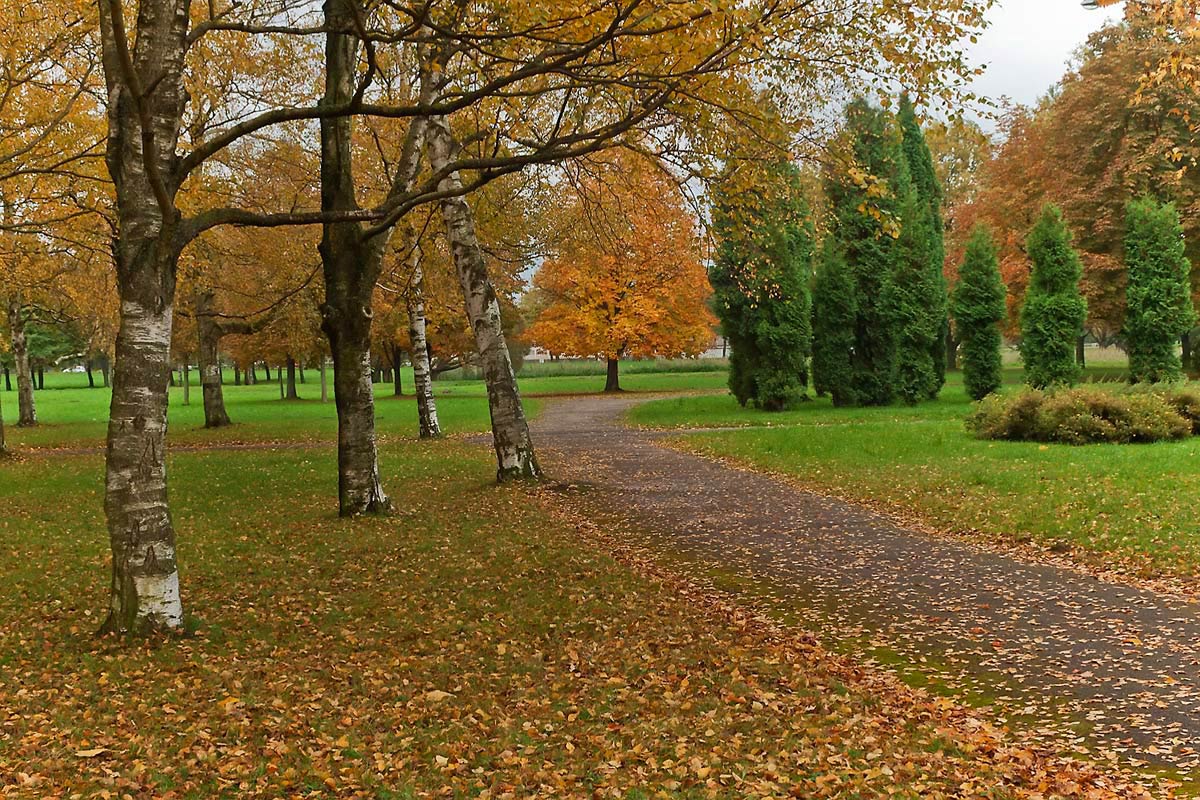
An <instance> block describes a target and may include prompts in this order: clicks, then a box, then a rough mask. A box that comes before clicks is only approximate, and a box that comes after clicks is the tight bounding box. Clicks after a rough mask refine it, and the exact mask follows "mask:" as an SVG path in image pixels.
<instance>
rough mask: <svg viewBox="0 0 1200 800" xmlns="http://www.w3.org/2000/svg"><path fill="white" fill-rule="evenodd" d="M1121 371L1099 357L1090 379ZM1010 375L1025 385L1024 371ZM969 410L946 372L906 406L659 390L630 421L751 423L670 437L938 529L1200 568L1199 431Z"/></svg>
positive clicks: (1153, 565) (1160, 569)
mask: <svg viewBox="0 0 1200 800" xmlns="http://www.w3.org/2000/svg"><path fill="white" fill-rule="evenodd" d="M1119 373H1120V368H1119V367H1115V366H1105V367H1100V368H1098V369H1097V370H1094V371H1093V372H1092V376H1093V377H1095V378H1098V379H1114V378H1116V379H1119ZM1007 378H1008V381H1009V382H1010V383H1015V382H1019V380H1020V374H1019V372H1016V371H1010V372H1009V373H1008V375H1007ZM969 409H970V401H969V399H968V398H967V397H966V395H965V393H964V392H963V389H962V386H961V376H960V375H959V374H952V375H951V376H950V383H949V384H948V385H947V387H946V388H945V389H944V390H943V392H942V396H941V398H940V399H939V400H938V401H937V402H935V403H926V404H923V405H919V406H916V407H911V408H910V407H904V406H897V407H891V408H874V409H835V408H833V407H832V406H831V405H830V403H829V401H828V400H816V401H813V402H811V403H806V404H805V405H804V406H802V407H801V408H799V409H797V410H795V411H790V412H785V413H781V414H768V413H764V412H761V411H757V410H755V409H752V408H751V409H743V408H741V407H739V406H738V405H737V403H736V402H735V401H734V400H733V398H732V397H730V396H727V395H726V396H715V395H710V396H703V397H687V398H678V399H670V400H661V401H655V402H652V403H649V404H646V405H642V406H639V407H637V408H635V409H634V410H633V411H632V414H631V419H632V421H633V422H634V423H636V424H640V425H645V426H651V427H663V428H675V427H724V426H733V427H737V428H744V430H743V429H738V430H728V431H712V432H697V433H693V434H688V435H686V436H681V437H678V438H676V439H675V440H674V441H675V442H676V443H677V444H679V445H680V446H683V447H686V448H689V449H694V450H697V451H700V452H703V453H706V454H710V455H715V456H721V457H730V458H733V459H736V460H738V461H742V462H744V463H747V464H750V465H753V466H755V467H759V468H762V469H766V470H770V471H774V472H779V473H783V474H786V475H788V476H792V477H794V478H797V479H798V480H799V481H800V482H801V483H803V484H805V485H808V486H811V487H813V488H815V489H816V490H819V491H825V492H830V493H833V494H837V495H840V496H844V497H847V498H850V499H855V500H860V501H866V502H869V503H874V504H879V505H881V506H883V507H885V508H887V509H889V510H892V511H894V512H898V513H900V514H901V515H909V516H911V515H913V514H914V513H915V514H916V515H918V516H919V517H920V518H921V519H922V520H925V521H927V522H929V523H932V524H933V525H935V526H938V527H942V528H948V529H955V530H978V531H982V532H984V533H987V534H991V535H999V536H1002V537H1005V538H1008V539H1010V540H1011V539H1016V540H1021V541H1024V540H1029V539H1032V540H1034V541H1037V542H1040V543H1062V544H1066V545H1071V546H1073V547H1078V548H1080V549H1081V554H1082V555H1083V556H1084V557H1090V558H1095V559H1097V560H1099V561H1103V562H1104V563H1107V564H1110V565H1120V566H1124V567H1131V566H1132V567H1133V568H1135V569H1138V570H1140V571H1141V572H1143V573H1145V574H1167V575H1174V576H1185V577H1194V576H1195V575H1197V574H1198V573H1200V530H1197V527H1196V523H1195V514H1194V509H1193V502H1194V498H1195V497H1196V496H1198V494H1200V438H1193V439H1188V440H1184V441H1182V442H1172V443H1162V444H1152V445H1090V446H1086V447H1071V446H1068V445H1041V444H1032V443H1020V442H989V441H980V440H977V439H975V438H973V437H972V436H971V435H969V434H968V433H967V432H966V430H965V428H964V426H963V419H964V417H965V416H966V414H967V413H968V411H969Z"/></svg>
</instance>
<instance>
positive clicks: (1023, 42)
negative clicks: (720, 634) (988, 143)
mask: <svg viewBox="0 0 1200 800" xmlns="http://www.w3.org/2000/svg"><path fill="white" fill-rule="evenodd" d="M1120 17H1121V8H1120V6H1117V7H1115V8H1109V9H1105V10H1103V11H1088V10H1087V9H1085V8H1083V6H1082V5H1081V4H1080V0H999V2H998V3H997V4H996V5H995V6H994V7H993V8H992V9H991V11H989V12H988V19H989V21H990V22H991V26H990V27H989V28H988V29H987V30H986V31H984V33H983V35H982V36H981V37H980V39H979V42H978V44H976V45H974V47H973V48H972V49H971V50H970V55H971V57H972V60H973V61H974V63H977V64H978V63H983V64H987V65H988V69H987V72H986V73H985V74H984V76H983V77H982V78H980V79H978V80H977V81H976V82H975V85H974V90H975V91H976V93H978V94H982V95H984V96H986V97H990V98H993V99H999V98H1000V97H1001V96H1003V95H1007V96H1008V97H1010V98H1012V99H1013V100H1015V101H1017V102H1018V103H1022V104H1025V105H1031V104H1033V103H1034V102H1036V101H1037V99H1038V98H1039V97H1041V96H1042V95H1043V94H1045V93H1046V90H1047V89H1049V88H1050V87H1051V86H1053V85H1054V84H1056V83H1058V81H1059V79H1060V78H1061V77H1062V75H1063V73H1064V72H1066V69H1067V62H1068V61H1069V60H1070V58H1071V54H1072V53H1073V52H1074V51H1075V49H1076V48H1078V47H1079V46H1080V45H1082V44H1083V43H1084V42H1085V41H1086V40H1087V37H1088V35H1089V34H1090V33H1092V32H1093V31H1095V30H1097V29H1099V28H1101V27H1103V25H1104V24H1105V22H1107V21H1109V20H1116V19H1120Z"/></svg>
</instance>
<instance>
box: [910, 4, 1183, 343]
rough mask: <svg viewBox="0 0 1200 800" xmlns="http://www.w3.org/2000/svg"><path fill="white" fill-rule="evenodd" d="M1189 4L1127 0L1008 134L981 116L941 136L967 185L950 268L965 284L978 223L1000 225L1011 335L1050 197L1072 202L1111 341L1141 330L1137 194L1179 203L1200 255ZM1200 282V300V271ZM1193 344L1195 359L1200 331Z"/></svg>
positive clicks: (1090, 301) (938, 151)
mask: <svg viewBox="0 0 1200 800" xmlns="http://www.w3.org/2000/svg"><path fill="white" fill-rule="evenodd" d="M1185 5H1186V4H1173V5H1172V4H1160V3H1127V4H1126V7H1125V9H1126V10H1125V19H1124V20H1123V21H1122V22H1120V23H1117V24H1114V25H1111V26H1108V27H1105V28H1104V29H1102V30H1100V31H1098V32H1097V33H1095V34H1094V35H1093V36H1092V37H1090V39H1089V40H1088V42H1087V44H1086V46H1085V47H1083V48H1082V49H1081V50H1080V51H1079V53H1078V55H1077V56H1076V62H1075V64H1074V65H1073V69H1072V70H1071V71H1070V72H1069V73H1068V74H1067V75H1066V76H1065V77H1064V79H1063V80H1062V82H1061V83H1060V84H1059V85H1058V86H1057V87H1055V88H1054V89H1053V90H1051V91H1050V92H1049V93H1048V94H1047V95H1046V96H1045V97H1044V98H1043V99H1042V100H1041V101H1040V102H1039V103H1038V104H1037V105H1036V106H1035V107H1033V108H1021V107H1015V108H1010V109H1008V110H1007V111H1006V113H1005V115H1004V117H1003V118H1002V120H1001V126H1000V136H999V141H1000V144H999V145H998V146H995V147H993V145H992V144H991V143H990V142H988V141H987V140H986V138H981V136H980V134H979V132H978V131H977V130H973V129H971V128H970V127H969V126H948V127H947V128H946V130H945V132H944V133H943V132H942V131H939V132H938V135H937V136H936V137H935V136H931V144H932V149H933V151H934V155H935V164H936V165H937V167H938V170H939V175H940V176H941V177H942V179H943V182H944V183H945V184H946V185H947V187H949V186H951V184H953V185H954V186H955V187H956V188H955V191H950V190H949V189H948V190H947V198H946V199H947V207H946V216H947V250H948V252H949V253H950V258H948V259H947V275H948V277H949V278H950V280H951V282H952V283H953V282H954V280H955V275H956V271H957V267H958V265H959V264H961V263H962V262H963V254H964V252H965V249H966V245H967V243H968V241H969V240H970V237H971V234H972V231H973V230H974V228H975V225H976V223H983V224H986V225H987V226H988V227H989V228H990V229H991V230H992V231H993V232H994V234H995V237H996V246H997V249H998V257H999V260H1000V268H1001V272H1002V274H1003V276H1004V282H1005V285H1006V287H1007V294H1006V305H1007V310H1006V316H1005V321H1004V334H1005V336H1006V337H1008V338H1009V339H1011V340H1014V341H1015V340H1017V339H1019V338H1020V336H1021V309H1022V306H1023V304H1024V301H1025V297H1026V291H1027V289H1028V287H1029V282H1030V276H1031V259H1030V257H1029V254H1028V252H1027V250H1026V245H1027V236H1028V233H1029V231H1030V230H1031V228H1032V227H1033V226H1034V224H1035V223H1036V222H1037V221H1038V219H1039V217H1040V211H1041V209H1042V207H1043V206H1044V205H1045V204H1046V203H1053V204H1054V205H1056V206H1058V207H1059V208H1060V209H1062V212H1063V216H1064V218H1065V219H1066V221H1067V223H1068V226H1069V228H1070V230H1071V233H1072V235H1073V237H1074V245H1075V247H1076V249H1077V251H1078V252H1079V256H1080V259H1081V262H1082V271H1083V272H1082V277H1081V279H1080V289H1081V291H1082V293H1083V296H1084V298H1085V299H1086V300H1087V316H1086V319H1085V322H1084V326H1083V330H1084V331H1086V333H1087V335H1088V337H1089V338H1090V339H1092V340H1094V341H1097V342H1099V343H1101V344H1103V345H1111V344H1121V343H1123V341H1124V335H1125V334H1124V332H1125V331H1126V329H1127V319H1126V317H1127V310H1128V308H1129V303H1128V301H1129V299H1130V297H1131V295H1130V293H1129V291H1128V288H1129V287H1128V278H1129V276H1130V273H1129V271H1128V270H1127V269H1126V268H1125V267H1126V256H1125V249H1126V241H1127V232H1128V219H1129V217H1128V214H1127V207H1128V205H1129V203H1130V202H1131V201H1132V200H1135V199H1137V198H1140V197H1143V196H1148V197H1154V198H1157V199H1158V200H1160V201H1169V202H1173V203H1174V204H1175V206H1176V208H1177V209H1178V210H1179V213H1180V218H1181V221H1182V224H1183V231H1184V241H1185V245H1186V255H1187V256H1188V257H1189V259H1190V260H1191V261H1192V263H1193V264H1197V263H1200V262H1198V261H1197V258H1198V257H1200V227H1197V219H1200V217H1198V216H1197V214H1196V210H1197V208H1198V206H1197V203H1198V202H1200V182H1198V181H1200V178H1198V175H1200V173H1198V172H1197V170H1196V165H1197V157H1200V147H1198V139H1197V136H1196V133H1197V132H1196V129H1195V122H1194V121H1195V120H1197V119H1200V113H1198V112H1200V106H1198V105H1197V94H1196V92H1195V87H1194V84H1193V83H1192V78H1191V76H1190V73H1188V72H1187V71H1186V69H1181V68H1180V65H1183V64H1188V63H1193V62H1194V59H1195V56H1196V54H1197V52H1200V51H1198V50H1197V47H1198V46H1200V45H1198V41H1200V40H1197V39H1196V38H1195V37H1194V36H1190V35H1185V34H1184V33H1182V32H1181V30H1182V29H1181V28H1180V27H1179V25H1177V24H1175V22H1173V21H1172V19H1173V15H1174V14H1175V13H1177V12H1178V13H1181V14H1183V15H1184V16H1186V12H1184V11H1181V9H1183V6H1185ZM1181 20H1182V18H1181ZM1185 27H1186V26H1185ZM1161 64H1168V65H1169V64H1174V65H1175V67H1174V68H1168V69H1160V68H1159V65H1161ZM1148 65H1149V66H1150V67H1151V69H1149V70H1148V69H1147V66H1148ZM959 186H961V187H962V189H961V190H960V189H958V187H959ZM1191 286H1192V294H1193V298H1194V299H1195V300H1200V272H1197V273H1195V274H1193V275H1192V279H1191ZM1183 346H1184V354H1185V359H1186V360H1187V361H1190V356H1191V352H1192V347H1191V338H1190V337H1188V338H1187V339H1186V340H1185V341H1184V343H1183Z"/></svg>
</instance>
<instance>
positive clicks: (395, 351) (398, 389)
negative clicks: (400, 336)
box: [392, 342, 404, 397]
mask: <svg viewBox="0 0 1200 800" xmlns="http://www.w3.org/2000/svg"><path fill="white" fill-rule="evenodd" d="M403 357H404V351H403V350H401V349H400V345H399V344H398V343H397V342H392V394H393V395H395V396H396V397H403V396H404V383H403V382H402V381H401V380H400V360H401V359H402V358H403Z"/></svg>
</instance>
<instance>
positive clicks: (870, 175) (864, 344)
mask: <svg viewBox="0 0 1200 800" xmlns="http://www.w3.org/2000/svg"><path fill="white" fill-rule="evenodd" d="M835 153H836V154H837V155H838V157H839V159H840V163H839V165H838V166H837V167H836V168H833V169H829V170H827V172H826V177H825V181H824V187H823V188H824V191H823V196H824V200H825V202H826V203H827V205H828V227H829V229H828V231H827V232H826V234H825V237H824V243H823V246H822V247H821V248H820V253H821V254H820V257H819V258H818V259H817V269H816V275H815V279H814V278H813V277H812V263H813V260H814V253H815V252H816V251H817V247H816V245H815V238H816V237H815V226H814V224H813V222H812V220H811V217H810V214H809V211H808V207H807V205H806V204H805V202H804V200H803V199H802V193H803V189H802V187H801V182H800V180H799V175H798V173H797V172H796V170H795V169H794V168H792V167H790V166H782V165H781V166H776V167H775V168H774V169H773V170H772V171H770V172H768V173H765V174H758V175H754V176H753V178H752V179H751V180H752V183H753V185H754V186H755V189H754V190H752V191H753V194H754V197H755V201H754V203H753V204H752V208H753V219H750V218H747V217H746V216H744V215H742V214H740V213H739V209H738V208H737V207H736V206H735V207H734V208H726V207H724V206H723V205H719V211H718V213H717V219H716V222H715V226H714V227H715V231H716V234H717V236H718V238H719V244H718V250H717V257H716V259H715V264H714V267H713V269H712V279H713V285H714V287H715V288H716V291H717V304H716V305H717V310H718V314H719V315H720V317H721V321H722V325H723V328H724V330H725V331H726V333H727V335H728V336H729V338H730V342H731V344H732V345H733V355H732V359H731V375H730V386H731V388H732V389H733V392H734V394H735V396H736V397H737V398H738V400H739V401H740V402H741V403H742V404H745V403H747V402H754V403H756V404H757V405H759V406H760V407H762V408H765V409H771V410H779V409H783V408H787V407H789V406H791V405H793V404H794V403H795V402H797V401H799V400H800V399H802V398H803V397H804V393H805V389H806V386H807V383H808V380H807V378H808V369H807V363H806V362H807V360H808V356H809V355H810V353H811V356H812V362H811V363H812V379H813V383H814V386H815V388H816V390H817V392H818V393H821V394H825V393H828V394H829V395H830V396H831V397H832V399H833V403H834V404H835V405H839V406H842V405H886V404H888V403H891V402H894V401H895V400H896V399H901V400H903V401H904V402H908V403H917V402H920V401H922V400H928V399H931V398H934V397H936V396H937V394H938V392H939V391H940V390H941V387H942V385H943V384H944V383H945V375H946V358H945V354H946V351H945V346H944V341H945V337H946V332H947V329H948V316H947V293H946V284H945V278H944V276H943V264H944V261H945V252H944V245H943V239H942V236H943V228H944V226H943V222H942V212H941V206H942V191H941V186H940V184H939V181H938V179H937V175H936V174H935V170H934V163H933V157H932V154H931V153H930V150H929V146H928V144H927V142H926V140H925V135H924V132H923V131H922V129H921V126H920V125H919V124H918V122H917V117H916V112H915V109H914V108H913V104H912V102H911V101H910V99H909V97H908V96H907V95H905V96H903V97H901V99H900V109H899V114H898V115H893V114H890V113H888V112H887V111H885V110H884V109H882V108H879V107H876V106H873V105H871V104H870V103H868V102H867V101H865V100H861V99H860V100H856V101H854V102H852V103H851V104H850V105H849V106H848V107H847V110H846V122H845V128H844V131H843V133H842V135H841V137H840V138H839V139H838V140H837V147H836V150H835ZM744 180H746V176H744V175H734V176H731V177H730V183H729V185H728V186H727V187H726V188H725V189H724V190H723V191H724V194H723V195H722V198H726V197H730V196H739V197H740V196H743V195H745V194H746V190H745V189H744V188H743V187H742V186H740V185H739V182H740V181H744ZM725 205H727V204H725ZM810 283H811V284H812V289H811V292H812V295H811V302H810V296H809V292H810ZM810 305H811V311H810Z"/></svg>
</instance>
